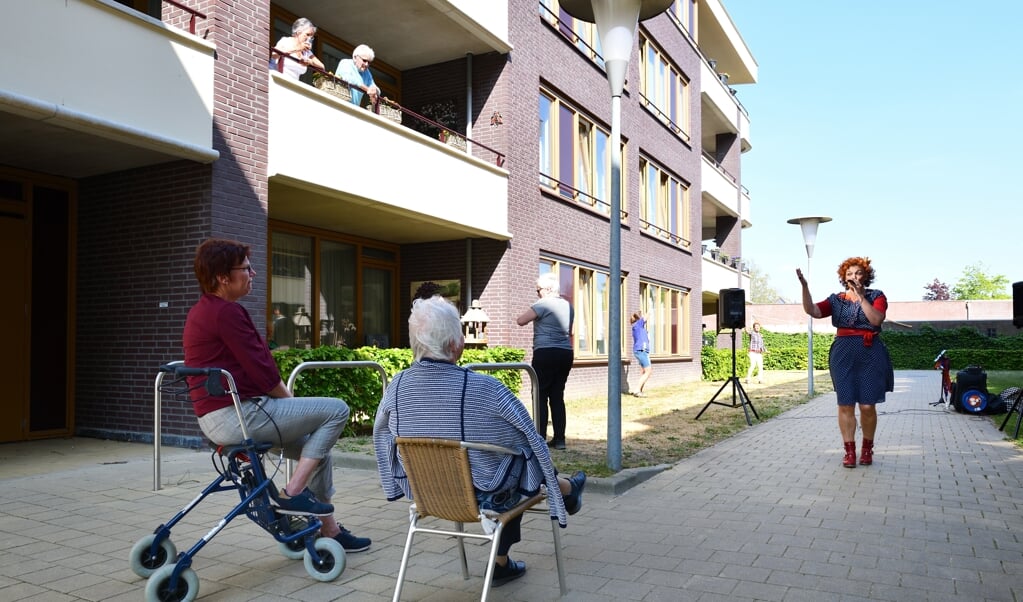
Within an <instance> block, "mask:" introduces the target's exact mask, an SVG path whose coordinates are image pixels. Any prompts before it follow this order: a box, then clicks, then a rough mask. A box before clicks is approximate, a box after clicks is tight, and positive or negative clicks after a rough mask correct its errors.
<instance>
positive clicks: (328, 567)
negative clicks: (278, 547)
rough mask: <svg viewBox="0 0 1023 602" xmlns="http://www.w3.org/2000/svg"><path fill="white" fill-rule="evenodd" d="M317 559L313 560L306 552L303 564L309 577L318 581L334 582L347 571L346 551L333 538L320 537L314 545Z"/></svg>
mask: <svg viewBox="0 0 1023 602" xmlns="http://www.w3.org/2000/svg"><path fill="white" fill-rule="evenodd" d="M313 547H314V548H316V552H317V556H318V557H317V558H313V557H312V556H311V555H310V554H309V551H308V550H306V553H305V557H304V559H303V562H304V563H305V570H306V572H307V573H309V576H310V577H312V578H313V579H316V580H317V581H333V580H335V579H337V578H338V575H340V574H341V573H342V572H344V570H345V565H346V564H347V561H346V559H345V549H344V548H342V547H341V544H340V543H338V542H337V541H336V540H335V539H333V538H331V537H320V538H319V539H317V540H316V541H315V542H314V543H313Z"/></svg>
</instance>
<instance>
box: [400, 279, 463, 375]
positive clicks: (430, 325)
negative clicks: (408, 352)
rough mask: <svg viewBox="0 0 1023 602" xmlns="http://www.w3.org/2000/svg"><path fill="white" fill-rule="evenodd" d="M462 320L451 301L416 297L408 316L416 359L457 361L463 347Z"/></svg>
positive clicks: (409, 336) (409, 332) (411, 341)
mask: <svg viewBox="0 0 1023 602" xmlns="http://www.w3.org/2000/svg"><path fill="white" fill-rule="evenodd" d="M463 336H464V335H463V334H462V320H461V319H460V318H459V316H458V310H457V309H455V306H454V305H452V304H451V302H450V301H448V300H447V299H445V298H444V297H441V296H440V295H434V296H433V297H430V298H429V299H416V300H415V301H414V302H413V303H412V315H410V316H409V318H408V338H409V343H410V344H411V345H412V355H413V356H414V357H415V360H416V361H419V360H421V359H423V358H424V357H426V358H430V359H435V360H442V361H447V362H454V361H456V360H457V359H458V357H457V353H458V352H457V351H456V350H457V349H461V347H462V340H463Z"/></svg>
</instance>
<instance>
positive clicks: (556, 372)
mask: <svg viewBox="0 0 1023 602" xmlns="http://www.w3.org/2000/svg"><path fill="white" fill-rule="evenodd" d="M573 357H574V356H573V353H572V350H571V349H558V348H553V347H544V348H541V349H534V350H533V370H535V371H536V379H537V381H538V383H537V384H538V387H539V389H540V401H539V404H538V406H539V407H537V415H536V425H537V427H536V430H537V432H538V433H540V435H541V436H543V437H544V438H546V437H547V408H548V406H549V407H550V419H551V422H553V423H554V438H555V439H557V440H560V441H564V440H565V420H566V419H565V382H566V381H568V373H569V371H570V370H571V369H572V360H573Z"/></svg>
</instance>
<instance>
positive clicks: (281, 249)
mask: <svg viewBox="0 0 1023 602" xmlns="http://www.w3.org/2000/svg"><path fill="white" fill-rule="evenodd" d="M397 273H398V248H397V247H396V246H392V245H388V244H387V243H382V242H372V243H370V242H368V241H362V240H351V239H347V238H346V237H344V236H343V235H339V234H337V233H334V232H320V231H313V230H308V229H304V228H299V227H296V226H291V225H288V224H283V223H272V224H271V258H270V308H271V312H270V313H271V316H272V318H271V319H272V322H271V324H270V325H269V327H268V329H267V331H268V332H267V339H268V340H269V341H270V343H272V344H273V346H274V347H315V346H319V345H338V346H344V347H361V346H363V345H364V344H366V343H365V341H367V340H369V339H370V338H372V340H373V341H376V342H378V343H379V342H381V341H386V342H390V341H396V340H398V339H397V336H396V335H397V333H396V332H395V331H394V325H395V323H396V320H395V308H396V307H397V299H396V294H397V293H396V291H397V285H396V277H397ZM314 291H315V297H314Z"/></svg>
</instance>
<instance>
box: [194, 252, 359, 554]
mask: <svg viewBox="0 0 1023 602" xmlns="http://www.w3.org/2000/svg"><path fill="white" fill-rule="evenodd" d="M193 267H194V270H195V277H196V279H197V280H198V281H199V286H200V287H201V288H202V296H201V297H200V298H199V301H198V302H197V303H196V304H195V305H194V306H192V309H190V310H189V312H188V317H187V318H186V320H185V332H184V336H183V343H184V348H185V365H186V366H188V367H191V368H221V369H224V370H227V371H228V372H230V373H231V376H233V377H234V379H235V384H236V385H237V387H238V395H239V397H240V398H241V399H243V400H244V402H243V403H242V414H243V416H244V420H245V426H246V428H247V429H248V431H249V436H250V437H251V438H252V439H253V440H254V441H271V442H273V444H274V446H276V447H278V448H280V449H281V453H282V454H283V455H284V457H286V458H289V459H292V460H298V464H297V465H296V467H295V471H294V473H293V475H292V477H291V480H289V481H288V483H287V484H286V485H285V486H284V488H282V489H281V490H280V493H278V494H276V495H275V496H274V497H275V498H277V499H276V500H275V501H276V503H277V505H278V510H279V511H280V512H281V513H282V514H315V515H319V516H320V521H321V522H322V523H323V527H322V530H321V535H322V536H324V537H333V538H334V539H336V540H337V541H338V543H340V544H341V546H342V547H343V548H344V549H345V551H347V552H362V551H363V550H368V549H369V546H370V543H371V542H370V540H369V539H367V538H365V537H356V536H355V535H353V534H352V533H351V531H348V530H347V529H345V528H344V527H343V526H341V525H340V524H338V522H337V521H336V520H335V519H334V516H333V514H334V506H333V505H331V503H330V498H331V497H332V496H333V495H334V482H333V464H332V461H331V450H332V449H333V447H334V444H335V443H336V442H337V439H338V437H340V436H341V431H342V430H343V429H344V427H345V423H346V422H348V405H347V404H346V403H345V402H344V401H342V400H340V399H334V398H330V397H302V398H299V397H293V396H292V394H291V391H289V390H288V387H287V385H285V384H284V381H282V380H281V375H280V371H279V370H278V368H277V364H276V363H275V362H274V358H273V356H271V355H270V348H269V347H268V346H267V342H266V341H265V340H264V339H263V337H262V336H261V335H260V334H259V331H257V330H256V325H255V324H254V323H253V322H252V318H251V317H250V316H249V312H248V311H246V309H245V308H244V307H242V305H241V304H240V303H238V301H239V300H241V298H242V297H244V296H245V295H247V294H249V293H250V292H252V280H253V278H254V277H255V275H256V271H255V270H254V269H252V264H251V262H250V259H249V247H248V245H244V244H242V243H240V242H237V241H234V240H223V239H210V240H207V241H206V242H204V243H202V244H201V245H199V248H198V249H196V252H195V263H194V266H193ZM199 378H200V377H189V379H190V381H194V382H190V383H189V384H190V385H191V386H192V390H191V396H192V402H193V403H192V408H193V409H194V410H195V414H196V416H198V418H199V428H201V429H202V432H203V433H204V434H205V435H206V436H207V437H208V438H209V440H210V441H212V442H213V443H215V444H217V445H235V444H238V443H239V442H241V441H242V439H243V438H244V436H243V435H242V430H241V425H240V424H239V423H238V415H237V413H236V412H235V408H234V402H233V401H232V398H231V396H230V395H221V396H213V395H210V394H209V393H207V391H206V390H205V387H202V386H201V385H202V384H203V383H202V382H201V380H197V379H199ZM197 385H198V386H197Z"/></svg>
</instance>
